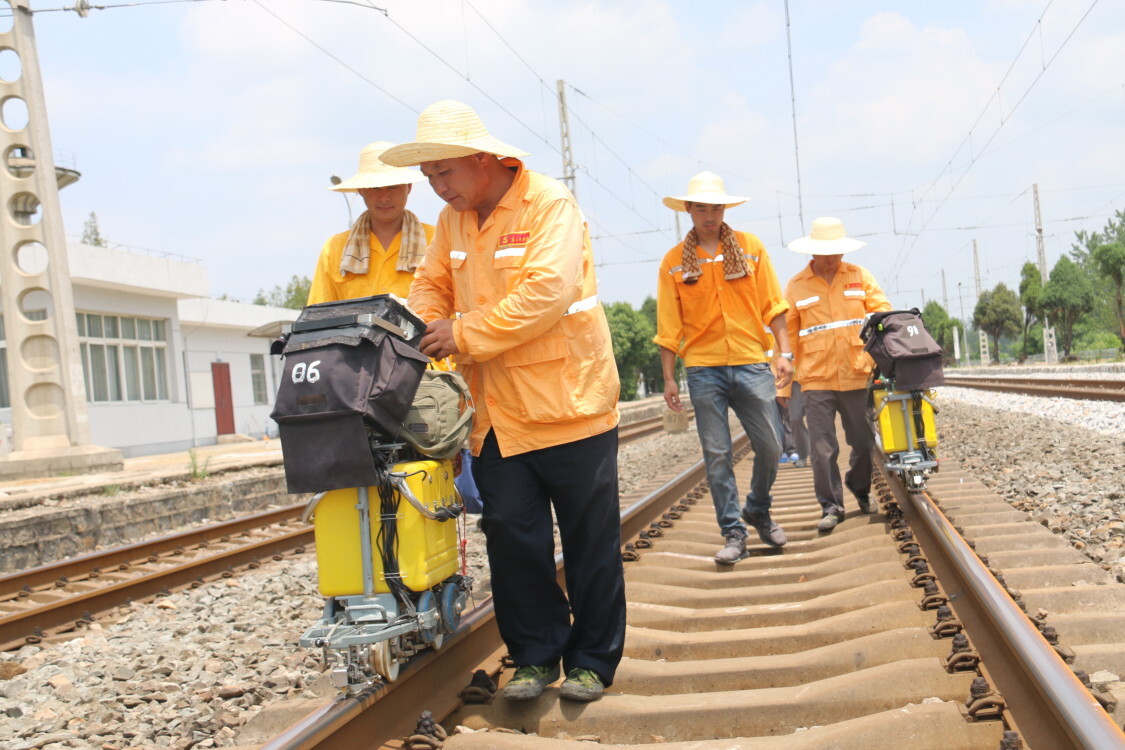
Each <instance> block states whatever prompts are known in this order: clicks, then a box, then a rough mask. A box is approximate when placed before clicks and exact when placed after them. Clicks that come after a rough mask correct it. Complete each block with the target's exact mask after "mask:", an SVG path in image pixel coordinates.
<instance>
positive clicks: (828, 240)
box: [788, 216, 867, 255]
mask: <svg viewBox="0 0 1125 750" xmlns="http://www.w3.org/2000/svg"><path fill="white" fill-rule="evenodd" d="M866 244H867V243H866V242H863V241H862V240H853V239H852V238H851V237H849V236H848V235H847V233H846V232H845V231H844V222H842V221H840V220H839V219H836V218H833V217H831V216H823V217H821V218H819V219H815V220H814V221H813V223H812V231H811V232H809V236H808V237H802V238H801V239H799V240H793V241H792V242H790V243H789V245H788V247H789V249H790V250H792V251H793V252H795V253H805V254H806V255H843V254H844V253H850V252H851V251H852V250H858V249H860V248H861V247H863V246H864V245H866Z"/></svg>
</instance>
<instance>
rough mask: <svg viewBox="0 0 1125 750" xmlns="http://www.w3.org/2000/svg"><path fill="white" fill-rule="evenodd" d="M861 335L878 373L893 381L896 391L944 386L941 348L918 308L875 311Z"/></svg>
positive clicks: (864, 325)
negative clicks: (924, 322) (927, 328)
mask: <svg viewBox="0 0 1125 750" xmlns="http://www.w3.org/2000/svg"><path fill="white" fill-rule="evenodd" d="M859 337H860V338H861V339H863V342H864V343H863V349H864V351H866V352H867V353H868V354H870V355H871V358H872V359H873V360H875V366H876V367H878V368H879V372H880V373H882V374H883V375H884V376H885V377H888V378H891V379H892V380H893V381H894V387H895V390H899V391H920V390H925V389H927V388H934V387H937V386H939V385H945V374H944V373H943V372H942V369H941V354H942V351H941V347H940V346H938V343H937V342H936V341H934V338H933V336H931V335H930V332H929V331H927V330H926V326H925V325H924V324H923V323H922V313H920V312H919V311H918V308H916V307H915V308H912V309H910V310H889V311H887V312H877V313H872V314H871V317H869V318H868V319H867V321H866V322H865V323H864V324H863V328H862V329H861V330H860V332H859Z"/></svg>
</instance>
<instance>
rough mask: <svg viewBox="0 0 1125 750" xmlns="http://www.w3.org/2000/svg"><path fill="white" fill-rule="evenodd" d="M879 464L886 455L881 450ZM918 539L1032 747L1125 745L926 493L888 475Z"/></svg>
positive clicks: (1106, 748) (1103, 749)
mask: <svg viewBox="0 0 1125 750" xmlns="http://www.w3.org/2000/svg"><path fill="white" fill-rule="evenodd" d="M877 457H878V459H879V460H878V461H877V463H876V465H877V466H880V467H881V466H883V465H884V461H885V457H884V456H883V454H882V453H881V452H877ZM888 485H889V486H890V488H891V491H892V493H893V494H894V496H895V499H896V500H897V502H898V505H899V507H900V508H901V509H902V511H903V515H904V517H905V518H906V520H907V522H908V523H909V524H910V528H911V531H912V532H913V533H914V537H915V540H916V541H917V542H918V543H919V545H920V546H921V548H922V549H923V550H924V551H926V553H927V556H928V562H929V563H930V566H931V567H932V568H933V569H934V572H935V573H936V575H937V578H938V580H939V581H940V582H941V585H942V588H944V589H945V593H946V594H947V595H948V597H949V601H950V604H951V605H952V606H953V608H954V610H955V611H956V614H957V616H958V618H959V619H960V620H961V622H962V623H963V624H964V626H965V632H966V634H967V635H968V636H969V637H970V638H971V640H972V642H973V645H974V647H975V648H976V650H977V652H978V653H979V654H980V655H981V661H982V664H983V665H984V666H985V667H986V668H987V669H988V672H989V675H990V676H991V677H992V678H993V679H994V680H995V681H996V683H997V684H996V685H995V687H996V688H997V689H998V691H999V692H1000V693H1001V694H1002V695H1003V696H1004V698H1005V702H1006V704H1007V706H1008V710H1009V711H1010V712H1011V714H1012V716H1013V718H1014V719H1015V721H1016V723H1017V724H1018V726H1019V729H1020V732H1021V734H1022V735H1023V738H1024V740H1025V742H1027V744H1028V746H1029V747H1033V748H1048V747H1049V748H1052V750H1062V749H1063V748H1080V749H1082V750H1110V748H1125V734H1122V732H1121V730H1120V729H1119V728H1118V727H1117V726H1116V725H1115V724H1114V723H1113V720H1112V717H1110V716H1109V715H1108V714H1107V713H1106V712H1105V710H1104V709H1103V708H1102V707H1101V705H1100V704H1099V703H1098V702H1097V700H1096V699H1095V698H1094V697H1093V695H1091V694H1090V691H1089V690H1087V689H1086V688H1085V687H1084V686H1083V685H1082V683H1081V682H1079V681H1078V678H1077V677H1075V675H1074V673H1073V672H1072V671H1071V669H1070V667H1068V666H1067V665H1066V663H1065V662H1064V661H1063V660H1062V659H1061V658H1060V657H1059V655H1058V654H1057V653H1056V652H1055V650H1054V649H1053V648H1052V647H1051V646H1050V644H1048V643H1047V641H1046V640H1044V638H1043V637H1042V635H1040V633H1039V631H1038V630H1037V629H1036V627H1035V626H1034V624H1032V622H1031V620H1029V619H1028V616H1027V615H1026V614H1025V613H1024V612H1023V611H1022V610H1021V609H1020V608H1019V607H1018V606H1017V605H1016V603H1015V602H1014V601H1012V598H1011V597H1010V596H1008V593H1007V591H1005V590H1004V587H1003V586H1001V585H1000V583H999V582H998V581H997V580H996V578H995V577H994V576H993V575H992V573H990V572H989V570H988V568H986V567H985V565H984V563H982V562H981V560H980V558H979V557H977V554H976V553H975V552H974V551H973V550H972V549H971V548H970V547H969V545H968V544H967V543H966V542H965V540H964V539H962V538H961V535H960V534H959V533H958V532H957V531H956V529H955V528H954V527H953V524H951V523H950V521H949V519H948V518H946V516H945V514H944V513H942V511H941V510H940V509H939V508H938V507H937V505H936V504H935V502H934V500H933V499H932V498H931V497H930V496H929V495H927V494H924V493H918V494H912V493H907V492H906V491H905V490H904V489H903V487H902V485H901V484H900V483H899V482H898V480H897V478H893V477H888Z"/></svg>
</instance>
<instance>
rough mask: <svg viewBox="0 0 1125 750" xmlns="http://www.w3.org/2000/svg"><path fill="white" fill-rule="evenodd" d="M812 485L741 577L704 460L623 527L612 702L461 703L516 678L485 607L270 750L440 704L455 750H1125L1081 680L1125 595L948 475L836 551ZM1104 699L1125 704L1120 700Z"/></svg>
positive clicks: (786, 483)
mask: <svg viewBox="0 0 1125 750" xmlns="http://www.w3.org/2000/svg"><path fill="white" fill-rule="evenodd" d="M743 452H744V449H743ZM747 464H748V462H743V463H742V464H740V471H741V472H742V475H741V476H740V481H741V483H742V485H743V486H745V485H746V484H747V483H748V476H746V473H747V472H748V471H749V468H748V465H747ZM949 468H951V467H949ZM811 481H812V480H811V471H810V470H807V469H785V470H783V471H782V472H781V473H780V475H779V478H778V482H777V484H776V485H775V505H774V507H775V511H774V515H775V518H776V519H777V520H778V521H779V523H781V524H782V525H783V526H784V527H785V528H786V530H787V531H788V533H789V537H790V542H789V544H788V545H787V546H786V548H785V550H784V551H783V552H781V553H780V554H778V553H774V552H772V551H769V550H767V549H765V548H763V547H761V546H756V547H755V549H754V554H753V555H752V556H751V557H750V558H749V559H747V560H744V561H742V562H740V563H738V564H737V565H735V566H733V568H726V567H720V566H717V565H716V564H715V563H714V562H713V560H712V558H711V555H713V553H714V550H715V549H716V548H717V546H718V544H719V542H720V540H719V538H718V534H717V531H716V529H715V522H714V516H713V511H712V509H711V506H710V501H709V498H708V497H707V495H706V491H705V486H704V485H703V484H702V466H701V465H699V464H697V465H696V466H695V467H692V469H691V470H689V471H687V472H684V474H682V475H680V476H679V477H678V478H677V479H676V480H674V481H670V482H668V483H667V484H665V485H664V486H662V487H661V488H659V489H658V490H656V491H653V492H652V493H650V495H649V496H647V497H646V498H644V499H643V500H642V501H640V502H637V503H636V504H635V505H633V506H631V507H630V508H628V509H627V510H626V511H625V513H624V514H623V528H624V534H623V538H625V539H629V540H630V543H629V546H628V548H627V550H626V554H627V555H628V559H630V560H631V561H630V562H628V563H627V564H626V581H627V588H628V596H629V623H630V624H629V631H628V634H627V638H626V658H625V660H624V661H623V662H622V664H621V668H620V670H619V672H618V677H617V681H616V682H615V684H614V685H613V687H612V688H611V691H610V692H609V693H607V695H606V696H605V697H604V698H603V699H602V700H601V701H598V702H596V703H593V704H587V705H575V704H567V703H566V702H560V701H559V700H558V696H557V689H556V688H549V689H548V690H547V691H545V693H544V695H543V696H542V697H541V698H540V699H538V700H536V701H531V702H528V703H523V704H519V703H516V704H511V703H508V702H506V701H505V700H504V699H503V698H502V697H498V696H497V697H494V698H493V699H492V700H491V701H490V702H488V703H484V704H473V703H467V702H464V701H463V700H462V699H461V697H460V696H459V695H458V692H459V691H460V690H461V689H463V688H465V687H466V686H467V684H468V682H469V676H470V674H471V673H472V671H473V670H475V669H482V670H484V671H485V673H486V674H488V675H489V676H491V677H496V676H497V674H498V673H499V674H500V678H501V679H500V680H499V682H501V683H502V682H503V680H504V679H506V678H507V677H508V676H510V670H508V669H502V657H503V647H502V644H501V643H500V641H499V638H498V636H497V635H496V634H495V630H494V625H493V624H492V622H491V611H490V608H489V607H488V606H484V607H481V608H479V609H478V610H476V611H474V612H473V613H472V615H471V616H470V621H471V623H472V624H471V626H470V628H469V632H465V633H460V634H458V638H455V639H451V640H449V641H447V645H446V646H445V647H444V648H443V650H442V652H439V653H436V654H428V655H427V656H426V657H425V658H424V659H422V660H420V662H421V663H419V664H418V665H417V668H416V669H407V670H405V671H404V673H403V675H402V676H401V677H400V678H399V681H398V682H396V683H394V684H392V685H390V686H383V687H380V688H378V689H373V690H371V691H369V692H367V693H364V694H361V695H358V696H352V697H340V698H338V699H336V700H335V701H333V702H331V703H329V704H327V705H324V706H319V707H317V708H315V710H314V711H313V712H312V713H309V714H308V715H306V716H304V717H303V718H302V719H301V720H300V721H299V722H298V723H297V724H295V725H293V726H291V727H290V728H289V729H288V730H286V731H285V732H283V733H282V734H280V735H277V736H275V737H273V738H272V739H270V740H269V741H268V742H267V743H266V745H265V746H266V747H268V748H307V747H348V746H353V745H354V746H365V747H373V746H384V747H403V746H404V745H403V744H402V742H401V741H400V739H401V738H404V737H406V736H408V735H409V734H410V733H411V732H412V731H413V727H412V724H413V723H414V722H416V721H417V719H418V716H419V713H420V711H422V710H429V711H432V712H433V714H434V716H435V717H436V718H437V719H438V720H439V721H442V723H443V724H445V725H446V726H449V727H452V726H454V725H461V726H465V727H469V728H471V729H473V730H476V731H474V733H466V734H455V735H453V736H451V737H449V738H448V739H446V740H445V742H444V747H446V748H451V749H454V748H456V749H460V748H535V747H544V748H560V749H561V748H571V747H573V748H576V749H577V748H580V747H589V744H588V742H583V743H582V744H579V743H578V740H593V739H596V740H597V741H599V742H601V743H605V744H617V745H621V746H623V747H640V746H650V745H655V744H660V745H661V746H662V747H680V748H687V747H691V748H702V749H705V748H720V747H721V748H731V747H738V748H758V747H761V748H764V747H769V748H813V747H825V746H839V747H871V748H883V747H886V748H892V747H893V748H901V747H903V746H904V745H908V746H910V747H912V748H931V747H932V748H943V749H944V748H989V750H992V749H993V748H998V747H1019V745H1016V744H1013V743H1014V742H1015V738H1021V739H1022V741H1023V742H1024V743H1025V744H1024V745H1023V746H1024V747H1031V748H1052V749H1053V748H1067V747H1076V748H1077V747H1082V748H1098V749H1099V750H1100V749H1101V748H1115V747H1125V735H1122V734H1121V732H1120V729H1119V726H1120V723H1121V721H1122V715H1121V713H1118V714H1116V715H1115V716H1114V717H1111V715H1110V714H1109V713H1107V711H1106V708H1103V706H1102V705H1101V704H1099V702H1098V700H1097V698H1096V697H1095V696H1094V695H1093V694H1092V693H1091V692H1090V691H1089V690H1087V689H1086V688H1085V687H1084V686H1083V685H1082V684H1081V683H1080V682H1079V679H1078V678H1076V677H1075V676H1074V675H1073V674H1072V672H1071V669H1072V668H1077V669H1082V670H1085V671H1086V672H1091V673H1092V672H1093V671H1097V670H1100V669H1114V670H1117V673H1118V674H1121V673H1122V672H1123V671H1125V669H1122V667H1125V663H1123V662H1125V659H1123V653H1125V652H1123V649H1125V646H1123V645H1122V644H1121V643H1120V641H1122V640H1125V633H1123V632H1122V629H1121V627H1120V622H1121V615H1122V612H1125V586H1122V585H1120V584H1116V583H1113V582H1112V581H1109V580H1107V578H1108V576H1107V575H1106V574H1105V573H1104V571H1102V570H1101V569H1100V568H1098V567H1097V566H1096V565H1093V564H1092V563H1089V562H1087V561H1085V559H1084V558H1081V556H1080V555H1079V554H1078V553H1077V552H1076V551H1074V550H1073V549H1072V548H1070V547H1069V546H1067V545H1065V544H1063V543H1061V542H1060V541H1059V540H1058V539H1055V538H1054V537H1053V535H1052V534H1050V532H1048V531H1047V530H1046V529H1043V528H1042V527H1041V526H1039V525H1037V524H1033V523H1028V522H1027V519H1026V517H1025V516H1024V514H1022V513H1020V512H1019V511H1015V510H1013V509H1012V508H1011V506H1009V505H1007V504H1006V503H1004V501H1003V500H1002V499H1000V498H999V497H997V496H995V495H994V494H992V493H991V491H989V490H987V489H986V488H984V487H983V485H980V484H978V483H976V482H975V481H974V480H973V479H972V478H970V477H966V476H964V475H962V474H959V473H957V472H956V471H955V470H953V471H945V470H943V473H942V474H939V475H937V476H936V477H935V478H934V479H933V480H932V481H931V488H932V491H933V495H934V498H929V497H925V496H908V495H906V494H905V493H902V492H901V490H898V489H896V487H895V483H894V481H890V482H888V481H887V480H886V479H880V480H879V481H878V489H879V493H878V494H879V496H880V501H881V505H882V509H883V513H881V514H878V515H874V516H861V515H857V514H855V513H854V512H851V513H849V515H848V518H847V519H846V520H845V522H844V523H843V524H841V525H840V526H839V527H837V529H836V530H835V531H834V532H833V533H831V534H829V535H820V534H817V532H816V531H815V529H814V527H815V523H816V520H817V518H818V516H819V512H818V508H817V507H816V506H815V503H813V502H812V501H811V499H810V498H811ZM849 503H850V501H849ZM945 514H948V515H949V517H951V518H952V519H953V523H955V524H956V525H957V527H959V528H961V529H962V530H963V531H964V534H965V536H966V537H968V542H964V541H960V537H959V534H958V532H957V531H955V530H954V528H953V526H952V525H950V524H949V523H948V522H946V520H945ZM653 524H656V526H653ZM641 532H644V533H643V534H642V533H641ZM970 545H972V546H975V547H976V550H977V551H978V552H980V553H982V554H983V555H984V557H985V558H986V560H987V563H988V565H989V566H991V570H992V571H995V573H996V574H998V575H994V574H993V573H992V572H989V570H988V569H986V568H984V567H983V566H982V563H981V562H980V560H978V558H977V556H976V555H975V554H973V553H972V552H971V547H970ZM997 580H999V581H1001V582H1002V584H1001V583H998V582H997ZM1005 586H1006V587H1007V589H1005V588H1004V587H1005ZM1013 598H1014V599H1015V600H1017V601H1020V602H1022V603H1023V606H1024V607H1025V608H1026V609H1027V612H1028V613H1030V614H1025V613H1023V612H1022V611H1021V610H1020V609H1019V608H1018V607H1017V605H1016V604H1014V603H1013V601H1012V599H1013ZM943 606H944V607H946V608H947V609H943V608H942V607H943ZM1043 613H1046V614H1045V615H1044V614H1043ZM1032 618H1035V619H1032ZM1040 631H1042V633H1044V634H1045V635H1046V636H1047V637H1049V638H1050V639H1051V640H1054V641H1055V643H1054V644H1053V645H1052V644H1048V641H1047V639H1046V638H1045V637H1044V635H1041V634H1040ZM958 634H965V635H967V637H968V641H967V643H965V644H962V643H961V642H960V639H956V640H955V638H954V636H956V635H958ZM451 646H452V647H454V648H456V649H457V650H456V651H454V652H450V654H449V656H450V658H449V661H448V662H447V661H446V658H447V657H446V653H447V652H446V649H449V648H450V647H451ZM1064 658H1065V659H1069V660H1070V661H1071V664H1069V665H1068V664H1067V663H1066V662H1065V661H1064ZM474 661H476V664H475V665H474V664H473V662H474ZM415 679H417V683H415ZM1102 700H1103V701H1104V702H1105V706H1106V707H1108V708H1109V709H1116V705H1115V702H1114V699H1113V697H1112V696H1102ZM485 730H488V731H485ZM501 730H507V731H501ZM510 732H515V733H510ZM1005 732H1015V733H1016V734H1015V735H1007V736H1006V735H1005ZM733 740H737V743H735V744H732V741H733ZM419 742H421V740H419ZM1002 742H1008V743H1009V744H1007V745H1001V743H1002ZM677 743H679V744H677ZM405 746H408V747H423V746H425V745H424V744H417V745H409V744H408V745H405Z"/></svg>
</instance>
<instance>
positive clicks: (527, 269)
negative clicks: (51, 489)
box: [409, 159, 620, 456]
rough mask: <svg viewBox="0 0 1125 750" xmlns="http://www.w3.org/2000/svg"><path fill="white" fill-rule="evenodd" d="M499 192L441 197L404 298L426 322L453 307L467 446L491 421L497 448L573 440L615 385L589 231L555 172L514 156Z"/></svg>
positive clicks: (610, 404) (595, 427)
mask: <svg viewBox="0 0 1125 750" xmlns="http://www.w3.org/2000/svg"><path fill="white" fill-rule="evenodd" d="M504 164H505V165H506V166H508V167H509V168H510V169H513V171H515V179H514V180H513V182H512V184H511V186H510V187H509V189H508V191H507V192H506V193H505V194H504V197H503V198H502V199H501V200H500V202H499V203H498V204H497V206H496V208H495V209H493V211H492V213H491V214H490V215H489V216H488V218H487V219H485V222H484V225H483V226H481V227H479V228H478V226H477V213H476V211H473V210H469V211H455V210H453V209H452V208H451V207H449V206H446V207H445V208H444V209H443V210H442V212H441V216H440V217H439V218H438V224H437V230H436V232H435V233H434V239H433V242H431V243H430V246H429V248H428V249H427V251H426V258H425V260H424V261H423V263H422V265H421V266H419V267H418V270H417V271H416V272H415V275H414V284H413V286H411V289H410V299H409V303H410V306H411V308H413V309H414V310H415V311H416V312H417V313H418V314H419V315H420V316H421V317H422V319H423V320H425V321H426V322H429V321H432V320H436V319H438V318H448V317H454V316H455V317H456V318H457V320H455V321H454V323H453V336H454V339H455V341H456V342H457V348H458V349H459V350H460V353H459V354H455V355H454V356H453V360H454V362H456V364H457V369H458V371H459V372H461V373H462V374H463V375H464V376H465V379H466V380H467V381H468V383H469V388H470V390H471V391H472V394H473V401H474V402H475V406H476V409H477V411H476V415H475V418H474V421H473V432H472V435H471V436H470V437H469V447H470V449H471V450H472V452H473V455H478V454H479V453H480V448H481V444H482V443H483V442H484V438H485V436H486V435H487V434H488V431H489V430H490V429H491V430H493V431H495V433H496V441H497V444H498V446H499V448H500V453H501V455H503V456H511V455H515V454H519V453H525V452H527V451H532V450H537V449H540V448H548V447H551V446H553V445H561V444H563V443H568V442H573V441H574V440H579V439H581V438H586V437H591V436H593V435H597V434H600V433H602V432H605V431H606V430H610V429H612V428H613V427H615V426H616V425H617V422H618V412H617V397H618V394H619V391H620V384H619V383H618V379H617V365H616V363H615V362H614V359H613V347H612V344H611V343H610V337H609V324H608V323H607V321H606V316H605V311H604V310H603V309H602V306H601V304H600V302H599V300H598V296H597V283H596V281H595V278H594V259H593V250H592V248H591V246H590V235H589V232H588V231H587V229H586V224H585V221H584V219H583V218H582V212H581V211H580V210H579V208H578V203H577V202H576V201H575V200H574V196H573V195H571V193H570V191H569V190H567V189H566V187H565V186H563V184H562V183H560V182H558V181H557V180H553V179H551V178H550V177H545V176H543V175H540V174H537V173H535V172H531V171H528V170H526V169H524V166H523V164H522V163H521V162H520V161H519V160H517V159H505V160H504Z"/></svg>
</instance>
